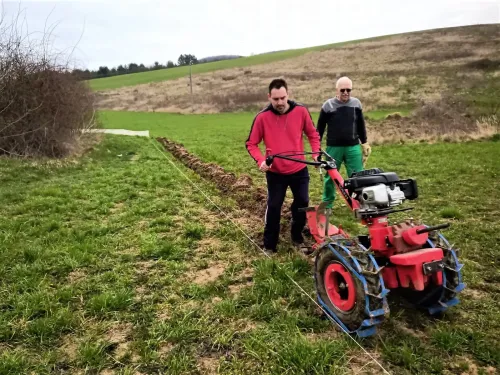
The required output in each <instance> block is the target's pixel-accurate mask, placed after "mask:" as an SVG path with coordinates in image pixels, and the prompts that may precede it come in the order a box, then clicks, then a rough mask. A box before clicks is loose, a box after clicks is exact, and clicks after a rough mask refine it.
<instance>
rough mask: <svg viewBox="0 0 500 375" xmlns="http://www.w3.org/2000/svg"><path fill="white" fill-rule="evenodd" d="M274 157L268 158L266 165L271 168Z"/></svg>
mask: <svg viewBox="0 0 500 375" xmlns="http://www.w3.org/2000/svg"><path fill="white" fill-rule="evenodd" d="M273 159H274V158H273V157H272V156H268V157H267V158H266V165H267V166H268V167H269V166H270V165H271V164H272V163H273Z"/></svg>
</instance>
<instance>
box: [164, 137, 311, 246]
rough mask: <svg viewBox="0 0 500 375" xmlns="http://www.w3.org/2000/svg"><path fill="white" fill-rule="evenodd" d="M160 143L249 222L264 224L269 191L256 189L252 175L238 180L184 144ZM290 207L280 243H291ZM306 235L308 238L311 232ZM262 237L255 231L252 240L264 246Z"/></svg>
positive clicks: (287, 203)
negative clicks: (231, 202) (289, 238)
mask: <svg viewBox="0 0 500 375" xmlns="http://www.w3.org/2000/svg"><path fill="white" fill-rule="evenodd" d="M156 140H157V141H158V142H160V143H161V144H162V145H163V147H164V148H165V150H167V151H168V152H169V153H171V154H172V155H173V156H174V157H175V158H176V159H177V160H178V161H180V162H181V163H182V164H184V165H185V166H186V167H188V168H190V169H191V170H193V171H195V172H196V173H197V174H199V175H200V176H201V177H203V178H204V179H206V180H208V181H211V182H212V183H214V184H215V186H217V188H218V189H219V190H220V192H221V193H222V194H224V195H226V196H230V197H231V198H233V199H234V200H235V201H236V202H237V204H238V207H239V208H240V209H241V210H245V212H246V213H247V217H248V218H252V220H253V221H254V222H255V223H260V222H263V220H264V216H265V213H266V202H267V191H266V189H265V188H263V187H259V186H256V185H255V184H254V183H253V181H252V178H251V177H250V176H249V175H247V174H241V175H240V176H239V177H236V175H235V174H234V173H231V172H226V171H225V170H224V168H222V167H221V166H219V165H217V164H215V163H206V162H203V161H202V160H200V159H199V158H198V157H196V156H194V155H192V154H191V153H190V152H189V151H187V150H186V148H185V147H184V146H183V145H182V144H179V143H176V142H174V141H171V140H169V139H167V138H165V137H157V138H156ZM290 203H291V202H290V201H289V200H285V203H284V204H283V209H282V220H281V231H280V240H281V241H285V242H286V241H287V238H286V234H287V233H288V231H289V229H290V220H291V218H292V213H291V210H290ZM305 232H306V234H307V228H306V229H305ZM261 234H262V230H261V231H260V232H259V231H257V232H255V231H252V234H251V235H250V237H251V238H252V240H254V241H255V242H256V243H257V244H259V245H261V246H262V243H261V242H262V237H261Z"/></svg>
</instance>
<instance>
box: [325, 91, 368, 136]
mask: <svg viewBox="0 0 500 375" xmlns="http://www.w3.org/2000/svg"><path fill="white" fill-rule="evenodd" d="M327 127H328V129H327V136H326V145H327V146H353V145H356V144H359V143H360V142H361V143H366V127H365V119H364V117H363V110H362V108H361V102H360V101H359V100H358V99H357V98H352V97H351V98H350V99H349V101H347V103H343V102H341V101H339V100H338V99H336V98H333V99H328V100H327V101H326V102H325V103H324V104H323V106H322V107H321V112H320V114H319V118H318V124H317V129H318V132H319V136H320V138H321V139H323V134H324V132H325V129H326V128H327Z"/></svg>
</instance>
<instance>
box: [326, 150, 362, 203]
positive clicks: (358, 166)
mask: <svg viewBox="0 0 500 375" xmlns="http://www.w3.org/2000/svg"><path fill="white" fill-rule="evenodd" d="M326 153H327V154H328V155H330V156H331V157H332V158H334V159H335V162H336V164H337V169H338V170H339V172H340V167H341V166H342V163H344V162H345V166H346V169H347V177H350V176H351V173H352V172H359V171H362V170H363V154H362V151H361V145H354V146H327V147H326ZM334 201H335V185H334V184H333V181H332V179H331V178H330V176H329V175H328V174H326V176H325V179H324V183H323V202H330V203H329V204H328V208H332V207H333V202H334Z"/></svg>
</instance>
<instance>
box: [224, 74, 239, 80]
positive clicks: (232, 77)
mask: <svg viewBox="0 0 500 375" xmlns="http://www.w3.org/2000/svg"><path fill="white" fill-rule="evenodd" d="M236 78H237V77H236V76H235V75H228V76H222V80H223V81H232V80H233V79H236Z"/></svg>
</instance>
